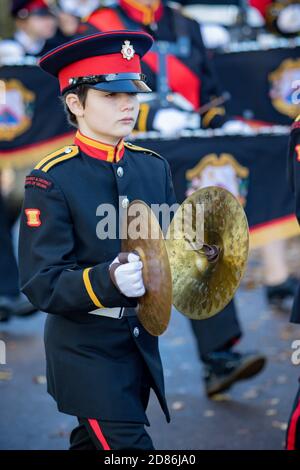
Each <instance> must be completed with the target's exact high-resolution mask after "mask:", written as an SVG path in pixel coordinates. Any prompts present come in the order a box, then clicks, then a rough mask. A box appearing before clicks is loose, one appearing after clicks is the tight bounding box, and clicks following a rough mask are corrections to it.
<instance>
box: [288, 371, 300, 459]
mask: <svg viewBox="0 0 300 470" xmlns="http://www.w3.org/2000/svg"><path fill="white" fill-rule="evenodd" d="M299 382H300V379H299ZM286 449H287V450H300V386H299V390H298V393H297V395H296V399H295V402H294V406H293V410H292V413H291V416H290V419H289V425H288V429H287V433H286Z"/></svg>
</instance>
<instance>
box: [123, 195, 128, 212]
mask: <svg viewBox="0 0 300 470" xmlns="http://www.w3.org/2000/svg"><path fill="white" fill-rule="evenodd" d="M128 205H129V199H128V198H127V197H125V198H124V199H123V201H122V207H123V209H126V208H127V207H128Z"/></svg>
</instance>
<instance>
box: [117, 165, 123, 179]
mask: <svg viewBox="0 0 300 470" xmlns="http://www.w3.org/2000/svg"><path fill="white" fill-rule="evenodd" d="M117 175H118V176H119V177H120V178H122V176H123V175H124V170H123V168H122V167H121V166H119V167H118V169H117Z"/></svg>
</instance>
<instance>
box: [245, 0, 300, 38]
mask: <svg viewBox="0 0 300 470" xmlns="http://www.w3.org/2000/svg"><path fill="white" fill-rule="evenodd" d="M250 4H251V5H252V6H253V7H254V8H256V9H257V10H258V11H259V13H260V14H261V16H262V18H263V19H264V21H265V22H266V27H267V28H268V30H269V31H271V32H273V33H276V34H280V35H282V36H287V37H288V36H297V35H298V34H300V3H299V0H250Z"/></svg>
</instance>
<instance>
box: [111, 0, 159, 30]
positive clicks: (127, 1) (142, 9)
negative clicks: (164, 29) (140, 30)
mask: <svg viewBox="0 0 300 470" xmlns="http://www.w3.org/2000/svg"><path fill="white" fill-rule="evenodd" d="M119 5H120V7H121V8H122V9H123V10H124V11H125V13H126V14H127V15H128V16H129V17H130V18H131V19H133V20H134V21H136V22H137V23H141V24H143V25H145V26H148V25H150V24H151V23H157V22H158V21H159V20H160V19H161V17H162V14H163V4H162V1H161V0H156V2H155V3H154V5H153V6H151V7H147V6H144V5H141V4H140V3H139V2H138V1H136V0H119Z"/></svg>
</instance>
